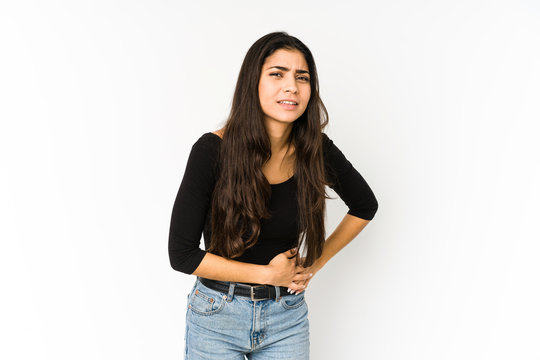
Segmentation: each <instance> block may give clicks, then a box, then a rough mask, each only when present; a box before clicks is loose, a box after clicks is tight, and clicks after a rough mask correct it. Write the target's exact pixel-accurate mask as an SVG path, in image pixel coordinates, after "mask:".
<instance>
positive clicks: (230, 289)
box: [227, 281, 236, 302]
mask: <svg viewBox="0 0 540 360" xmlns="http://www.w3.org/2000/svg"><path fill="white" fill-rule="evenodd" d="M235 285H236V283H234V282H232V281H231V282H230V283H229V294H228V295H227V301H228V302H231V301H232V299H233V295H234V287H235Z"/></svg>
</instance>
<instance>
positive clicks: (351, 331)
mask: <svg viewBox="0 0 540 360" xmlns="http://www.w3.org/2000/svg"><path fill="white" fill-rule="evenodd" d="M539 15H540V6H539V3H538V2H537V1H534V0H530V1H519V0H508V1H478V0H467V1H461V0H460V1H456V0H453V1H427V0H425V1H421V0H415V1H388V0H382V1H377V2H375V1H354V2H353V1H350V2H347V1H334V2H327V1H325V2H323V1H295V2H287V3H281V2H255V1H228V2H225V1H214V2H209V1H156V0H153V1H148V0H131V1H114V0H113V1H111V0H109V1H103V0H98V1H96V0H94V1H58V0H51V1H46V2H45V1H25V0H22V1H14V2H8V1H2V3H1V5H0V49H1V50H0V51H1V56H0V119H1V127H0V165H1V177H0V222H1V226H0V238H1V247H0V291H1V297H0V338H1V345H0V358H2V359H6V360H7V359H9V360H16V359H51V360H52V359H54V360H60V359H70V360H71V359H78V360H86V359H92V360H95V359H107V360H109V359H111V360H112V359H115V360H116V359H132V360H135V359H179V358H181V357H182V352H183V347H184V343H183V341H184V339H183V336H184V320H185V312H186V296H187V293H188V292H189V291H190V289H191V287H192V286H193V282H194V280H195V277H194V276H193V275H186V274H182V273H179V272H177V271H174V270H173V269H172V268H171V267H170V265H169V259H168V254H167V240H168V230H169V222H170V215H171V210H172V205H173V201H174V198H175V196H176V193H177V191H178V187H179V185H180V181H181V179H182V175H183V173H184V170H185V164H186V161H187V157H188V155H189V151H190V149H191V146H192V145H193V143H194V142H195V141H196V140H197V139H198V138H199V137H200V136H201V135H202V134H203V133H205V132H208V131H213V130H216V129H218V128H220V127H221V126H222V125H223V123H224V121H225V119H226V117H227V115H228V112H229V110H230V105H231V100H232V94H233V91H234V86H235V84H236V79H237V76H238V71H239V69H240V65H241V63H242V60H243V58H244V56H245V54H246V52H247V50H248V49H249V47H250V46H251V45H252V44H253V42H255V41H256V40H257V39H259V38H260V37H261V36H263V35H265V34H267V33H269V32H272V31H279V30H283V31H287V32H288V33H289V34H290V35H293V36H296V37H298V38H299V39H300V40H302V41H303V42H304V43H305V44H306V45H307V46H308V47H309V48H310V49H311V51H312V53H313V55H314V57H315V61H316V64H317V68H318V73H319V77H320V94H321V97H322V99H323V101H324V103H325V104H326V106H327V108H328V111H329V114H330V125H329V126H328V128H327V129H326V132H327V133H328V134H329V136H330V137H331V138H332V139H333V140H334V142H335V144H336V145H337V146H338V147H339V148H340V149H341V150H342V152H343V153H344V154H345V156H346V157H347V158H348V159H349V160H350V161H351V162H352V163H353V165H354V166H355V168H356V169H357V170H358V171H359V172H360V173H361V174H362V175H363V176H364V178H365V179H366V181H367V182H368V183H369V185H370V186H371V187H372V189H373V191H374V193H375V195H376V196H377V199H378V200H379V211H378V213H377V214H376V216H375V218H374V219H373V221H372V222H371V223H370V224H369V225H368V226H367V227H366V228H365V229H364V231H363V232H361V233H360V235H359V236H358V237H357V238H356V239H354V240H353V241H352V242H351V243H350V244H349V245H347V246H346V247H345V248H344V250H343V251H341V252H340V253H338V254H337V255H336V256H335V257H334V258H333V259H331V261H330V262H329V263H328V264H327V266H326V267H324V268H323V269H322V270H321V271H320V272H319V273H317V275H316V277H315V278H314V279H313V280H312V281H311V283H310V286H309V288H308V290H307V293H306V299H307V302H308V308H309V321H310V339H311V358H312V359H314V360H320V359H366V360H396V359H399V360H409V359H411V360H413V359H414V360H433V359H437V360H454V359H475V360H479V359H489V360H494V359H520V360H527V359H531V360H532V359H540V347H539V346H538V340H539V339H540V325H539V324H540V307H539V306H538V304H540V281H539V275H540V261H539V255H540V245H539V240H540V236H539V235H540V234H539V230H538V226H537V223H538V219H537V218H538V215H539V211H538V203H539V201H540V196H539V195H540V194H539V190H538V185H539V181H540V174H539V166H538V154H539V153H540V151H539V150H540V149H539V145H538V135H539V131H538V126H537V123H538V122H539V121H540V107H539V99H540V85H539V84H540V70H539V64H540V41H539V38H540V21H539V20H540V17H539ZM333 194H334V195H335V193H333ZM327 204H328V218H327V235H329V234H330V232H331V231H333V230H334V228H335V226H336V225H337V224H338V223H339V221H340V220H341V219H342V218H343V216H344V215H345V213H346V211H347V208H346V206H345V205H344V203H343V202H342V201H341V200H340V199H339V197H338V198H336V199H334V200H328V202H327ZM201 246H203V245H202V244H201Z"/></svg>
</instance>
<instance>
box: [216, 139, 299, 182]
mask: <svg viewBox="0 0 540 360" xmlns="http://www.w3.org/2000/svg"><path fill="white" fill-rule="evenodd" d="M212 133H214V134H216V135H217V136H219V137H220V138H223V129H220V130H216V131H212ZM291 150H293V147H292V146H291V149H290V150H289V153H288V154H287V157H286V158H285V159H284V156H285V154H277V155H275V156H274V155H272V156H271V157H270V160H268V162H267V163H266V164H264V165H263V168H262V172H263V174H264V176H265V177H266V180H268V182H269V183H270V184H280V183H282V182H285V181H287V180H289V179H290V178H291V177H292V176H293V175H294V155H291Z"/></svg>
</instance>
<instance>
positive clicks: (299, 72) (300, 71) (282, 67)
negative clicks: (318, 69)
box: [266, 65, 309, 74]
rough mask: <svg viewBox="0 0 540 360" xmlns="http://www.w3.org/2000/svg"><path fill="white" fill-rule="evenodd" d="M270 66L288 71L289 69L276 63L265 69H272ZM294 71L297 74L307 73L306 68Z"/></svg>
mask: <svg viewBox="0 0 540 360" xmlns="http://www.w3.org/2000/svg"><path fill="white" fill-rule="evenodd" d="M272 68H276V69H279V70H283V71H289V70H290V69H289V68H288V67H285V66H278V65H276V66H271V67H269V68H268V69H266V70H270V69H272ZM296 73H297V74H309V71H307V70H296Z"/></svg>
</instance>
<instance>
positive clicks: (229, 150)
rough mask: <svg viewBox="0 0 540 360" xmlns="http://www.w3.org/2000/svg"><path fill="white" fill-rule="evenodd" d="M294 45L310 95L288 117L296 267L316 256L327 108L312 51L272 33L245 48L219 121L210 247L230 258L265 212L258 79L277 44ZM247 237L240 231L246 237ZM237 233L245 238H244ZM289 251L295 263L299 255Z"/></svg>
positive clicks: (267, 148) (265, 150) (251, 238)
mask: <svg viewBox="0 0 540 360" xmlns="http://www.w3.org/2000/svg"><path fill="white" fill-rule="evenodd" d="M279 49H286V50H298V51H300V52H301V53H302V54H303V55H304V58H305V60H306V62H307V64H308V71H309V73H310V75H311V76H310V87H311V96H310V99H309V102H308V105H307V108H306V110H305V111H304V113H303V114H302V115H301V116H300V117H299V118H298V119H297V120H295V121H294V122H293V125H292V130H291V133H290V136H289V139H288V144H289V146H290V145H291V144H294V148H295V160H294V168H295V175H294V176H295V178H296V182H297V189H298V190H297V199H298V211H299V222H298V224H299V228H298V242H297V243H296V246H297V247H298V249H299V250H300V249H302V248H303V250H304V251H305V261H304V262H303V263H302V265H303V266H306V267H307V266H310V265H311V264H313V262H314V261H315V260H316V259H317V258H319V257H320V256H321V253H322V249H323V246H324V242H325V236H326V233H325V226H324V222H325V216H326V202H325V199H326V198H329V197H328V195H327V194H326V191H325V185H328V183H327V181H326V179H325V169H324V162H323V153H322V141H323V138H322V130H323V129H324V127H325V126H326V125H327V124H328V112H327V111H326V108H325V106H324V104H323V102H322V100H321V98H320V97H319V80H318V76H317V69H316V67H315V61H314V59H313V56H312V54H311V51H310V50H309V49H308V48H307V46H306V45H304V44H303V43H302V42H301V41H300V40H298V39H297V38H296V37H294V36H291V35H289V34H287V33H286V32H272V33H269V34H267V35H265V36H263V37H261V38H260V39H259V40H257V41H256V42H255V43H254V44H253V45H252V46H251V47H250V48H249V50H248V52H247V54H246V56H245V58H244V61H243V63H242V67H241V68H240V73H239V75H238V80H237V83H236V88H235V91H234V96H233V101H232V107H231V111H230V114H229V116H228V118H227V120H226V123H225V126H224V133H223V138H222V142H221V148H220V152H219V155H218V158H219V160H218V163H219V167H220V172H219V177H218V179H217V180H216V185H215V188H214V192H213V196H212V205H211V208H212V211H211V214H212V215H211V229H212V236H211V241H210V247H209V248H208V251H209V252H212V253H215V254H217V255H220V256H224V257H227V258H231V259H232V258H235V257H238V256H240V255H242V254H243V253H244V251H245V250H246V249H248V248H250V247H252V246H253V245H255V243H256V241H257V239H258V237H259V234H260V229H261V226H260V219H263V218H266V219H268V218H270V216H271V215H270V212H269V210H268V205H269V201H270V196H271V187H270V184H269V182H268V180H267V179H266V177H265V176H264V174H263V171H262V167H263V165H264V164H265V163H266V162H267V161H268V160H269V159H270V157H271V144H270V139H269V137H268V134H267V132H266V129H265V127H264V113H263V111H262V108H261V105H260V101H259V91H258V84H259V79H260V76H261V69H262V66H263V64H264V61H265V59H266V58H267V57H268V56H270V55H271V54H273V53H274V52H275V51H276V50H279ZM246 235H247V236H246ZM243 236H245V237H247V238H246V239H244V238H243ZM300 253H301V251H298V252H297V254H296V260H297V263H300V260H301V259H300V255H301V254H300Z"/></svg>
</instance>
